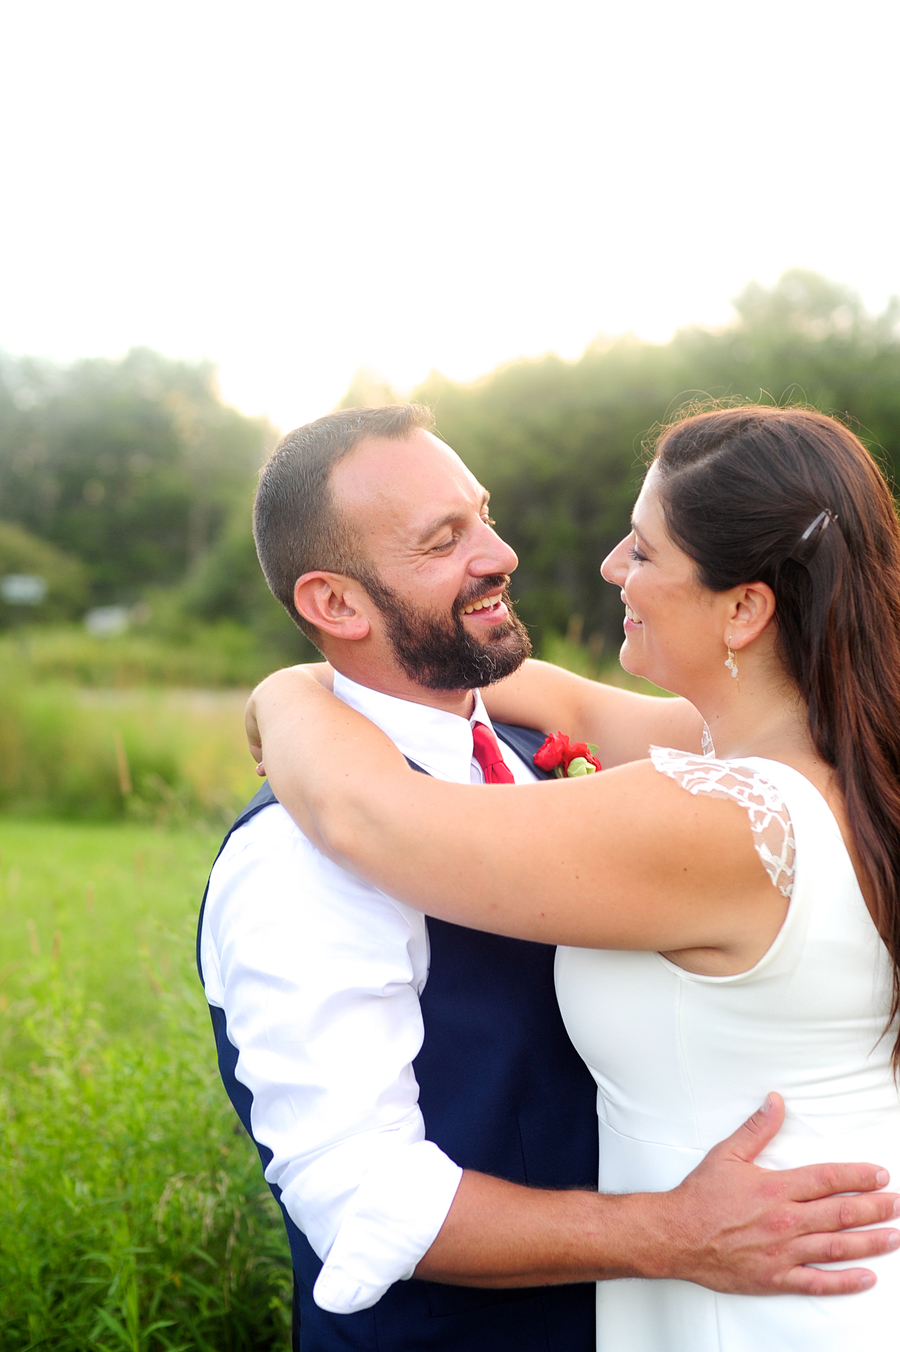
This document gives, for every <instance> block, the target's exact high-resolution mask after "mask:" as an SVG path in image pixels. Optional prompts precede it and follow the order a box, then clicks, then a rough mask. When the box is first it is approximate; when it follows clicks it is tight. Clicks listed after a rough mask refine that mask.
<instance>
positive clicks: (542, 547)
mask: <svg viewBox="0 0 900 1352" xmlns="http://www.w3.org/2000/svg"><path fill="white" fill-rule="evenodd" d="M735 307H736V310H737V319H736V321H735V323H734V324H732V325H731V326H729V327H728V328H726V329H724V330H721V331H717V332H711V331H709V330H705V329H700V328H690V329H684V330H682V331H681V332H679V333H678V334H676V335H675V337H674V338H673V339H672V340H671V342H669V343H667V344H665V345H654V344H650V343H644V342H640V341H638V340H637V339H635V338H633V337H624V338H618V339H616V340H614V341H598V342H597V343H595V344H592V345H591V346H590V347H589V348H588V349H587V351H586V352H585V353H584V355H583V356H582V358H581V359H580V360H579V361H577V362H573V363H567V362H563V361H561V360H560V359H559V358H558V357H554V356H549V357H545V358H543V359H541V360H539V361H520V362H515V363H513V364H512V365H510V366H507V367H504V368H501V369H500V370H498V371H495V372H494V373H493V374H492V375H490V376H488V377H486V378H485V379H483V380H480V381H478V382H476V383H475V384H473V385H468V386H463V385H455V384H453V383H452V382H450V381H447V380H445V379H444V378H443V377H441V376H438V375H432V376H430V377H429V379H428V380H427V381H425V383H424V384H423V385H422V386H420V387H419V389H417V390H416V391H415V395H414V397H415V398H417V399H420V400H421V401H422V402H425V403H429V404H431V405H432V407H433V408H434V409H435V412H436V415H437V422H438V427H439V429H440V433H441V435H442V436H443V437H445V438H446V440H447V441H448V442H449V443H450V444H451V445H452V446H454V447H455V449H457V450H458V451H459V452H460V454H461V455H462V457H463V459H464V460H465V461H466V463H467V464H468V465H469V466H470V467H471V469H472V470H473V471H474V473H475V474H476V475H478V477H479V478H480V479H481V481H482V482H483V483H484V484H485V485H486V486H487V487H488V488H489V489H490V490H491V493H492V503H491V510H492V513H493V515H494V517H495V518H496V520H497V523H498V529H499V531H500V533H501V534H502V535H503V536H504V538H506V539H507V540H508V541H509V543H510V544H511V545H512V546H513V547H514V548H515V550H516V552H517V553H518V555H519V560H520V564H519V569H518V571H517V573H516V575H515V578H514V582H513V594H514V595H515V596H516V597H517V598H518V610H519V613H520V614H521V616H522V618H523V620H524V621H525V622H526V624H528V626H529V628H530V629H531V631H532V635H533V637H534V638H535V639H536V641H537V643H538V645H540V644H542V643H543V642H544V641H545V639H546V638H547V636H548V635H551V634H557V635H558V634H563V633H565V632H566V630H567V628H568V625H569V621H570V619H571V617H572V616H573V615H578V616H580V617H581V618H582V621H583V626H584V634H585V637H586V640H587V645H588V647H589V648H591V649H592V650H594V651H595V652H596V651H598V650H599V647H600V646H601V645H602V644H603V643H604V642H605V643H606V644H607V647H608V648H609V647H610V646H611V645H613V644H615V645H616V646H617V645H618V642H619V639H620V636H621V630H620V624H621V607H620V605H619V601H618V593H617V592H616V590H615V589H614V588H612V587H608V586H606V585H605V584H604V583H602V582H601V581H600V579H599V576H598V570H599V566H600V564H601V562H602V560H603V559H604V557H605V556H606V554H607V553H608V552H609V550H610V549H612V547H613V546H614V545H615V544H616V542H617V541H618V540H619V539H621V537H622V536H623V535H624V534H625V533H626V532H627V530H628V517H629V512H630V508H631V503H632V501H633V497H634V494H635V490H636V488H637V485H638V482H639V479H640V477H641V475H642V473H643V444H644V442H645V440H646V439H647V434H648V431H649V430H650V429H652V428H653V427H654V426H655V425H657V424H659V423H663V422H666V421H667V420H669V419H670V418H671V417H672V416H673V415H674V414H675V413H676V411H677V410H678V409H679V408H680V407H682V406H683V405H684V404H686V403H688V402H690V401H691V400H692V399H697V398H701V399H703V398H744V399H749V400H756V401H759V400H762V401H763V402H772V401H775V402H795V403H796V402H800V403H810V404H813V405H814V406H815V407H817V408H820V409H822V410H823V411H824V412H827V413H835V414H837V415H838V416H842V417H846V418H849V419H850V420H851V422H854V423H855V424H856V425H857V426H856V430H857V431H859V433H860V435H861V436H862V438H863V440H864V441H865V442H866V444H867V445H869V446H870V447H871V448H872V449H873V450H874V451H875V453H876V454H877V456H878V458H879V460H880V461H881V463H882V464H883V466H884V467H885V468H886V470H887V471H888V473H889V475H890V476H891V477H892V478H893V479H894V480H896V479H897V477H898V470H900V338H898V331H897V320H898V307H897V305H896V304H892V305H891V306H889V307H888V309H887V310H886V311H885V313H884V314H883V315H880V316H876V317H873V316H869V315H867V314H866V313H865V311H864V309H863V307H862V304H861V302H860V301H859V299H858V298H857V297H856V296H854V294H853V293H852V292H850V291H848V290H847V289H846V288H844V287H840V286H837V285H835V284H834V283H832V282H829V281H827V280H826V279H824V278H822V277H819V276H817V275H816V274H815V273H810V272H806V271H803V270H801V269H794V270H792V271H790V272H788V273H786V274H785V275H784V276H783V277H782V278H781V280H780V281H779V282H778V283H777V285H776V286H775V287H773V288H772V289H771V290H768V291H767V290H765V289H764V288H762V287H760V286H758V285H756V284H753V285H751V286H749V287H747V288H746V290H745V291H744V292H743V294H742V295H741V296H740V297H738V299H737V301H736V302H735Z"/></svg>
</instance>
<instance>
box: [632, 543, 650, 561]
mask: <svg viewBox="0 0 900 1352" xmlns="http://www.w3.org/2000/svg"><path fill="white" fill-rule="evenodd" d="M628 553H629V554H630V555H631V557H632V558H633V559H634V560H635V562H636V563H646V562H647V555H646V554H642V553H641V551H640V550H639V549H638V547H637V545H629V546H628Z"/></svg>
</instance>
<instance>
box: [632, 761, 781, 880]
mask: <svg viewBox="0 0 900 1352" xmlns="http://www.w3.org/2000/svg"><path fill="white" fill-rule="evenodd" d="M650 759H651V761H652V762H653V764H654V766H655V767H656V769H657V770H659V772H660V774H664V775H668V776H669V778H670V779H674V780H675V781H676V783H678V784H680V785H681V787H682V788H683V789H686V790H687V791H688V793H693V794H698V793H705V794H709V795H710V796H711V797H713V798H730V799H731V801H732V802H734V803H738V804H739V805H740V806H741V807H742V808H743V809H744V811H745V812H746V813H747V816H748V817H749V818H750V829H751V831H752V832H753V844H754V847H755V849H756V853H757V854H758V855H759V857H760V859H761V860H762V864H763V867H764V868H765V870H766V873H768V875H769V877H770V878H771V880H772V882H773V883H774V885H775V886H776V887H777V888H778V890H779V892H781V893H782V894H783V895H784V896H786V897H790V895H791V889H792V887H793V885H794V828H793V826H792V825H791V818H790V814H789V813H788V810H787V807H786V805H785V802H784V799H783V798H782V796H781V794H780V793H779V791H778V789H777V788H776V787H775V785H774V784H772V783H770V781H769V780H767V779H764V778H763V776H762V775H761V774H760V773H759V771H758V770H756V769H754V767H753V766H752V765H741V764H740V763H739V762H737V761H735V762H731V761H725V760H719V759H718V758H717V757H715V756H692V755H689V754H688V753H687V752H685V751H675V750H673V749H672V748H671V747H665V746H651V748H650Z"/></svg>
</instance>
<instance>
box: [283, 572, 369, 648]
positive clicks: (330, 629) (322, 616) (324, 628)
mask: <svg viewBox="0 0 900 1352" xmlns="http://www.w3.org/2000/svg"><path fill="white" fill-rule="evenodd" d="M294 605H295V606H296V608H297V611H298V613H299V614H300V615H302V616H303V618H304V619H305V620H308V621H309V623H310V624H314V625H315V626H316V628H317V629H318V630H320V631H321V632H322V633H323V634H328V635H329V636H330V637H331V638H338V639H345V640H347V641H349V642H355V641H357V640H359V639H362V638H366V637H367V636H368V634H369V631H370V628H371V625H370V623H369V619H368V616H367V614H366V605H365V592H364V591H363V590H362V588H361V587H360V585H359V583H358V582H355V581H354V580H353V578H350V577H346V576H345V575H344V574H343V573H324V572H315V573H304V574H303V576H302V577H298V578H297V581H296V582H295V583H294Z"/></svg>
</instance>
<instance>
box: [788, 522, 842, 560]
mask: <svg viewBox="0 0 900 1352" xmlns="http://www.w3.org/2000/svg"><path fill="white" fill-rule="evenodd" d="M836 521H837V514H836V513H835V512H832V511H831V510H830V508H828V507H826V508H825V510H824V511H822V512H820V513H819V515H818V516H817V517H816V518H815V520H814V521H811V522H810V523H809V525H808V526H807V527H806V530H805V531H804V532H803V534H802V535H801V536H800V539H799V540H798V541H797V543H796V544H795V545H794V548H793V549H792V550H791V552H790V554H788V558H789V559H793V560H794V562H795V563H801V564H802V565H803V567H804V568H808V567H809V565H810V563H811V561H812V558H813V556H814V554H815V552H816V550H817V549H818V548H819V545H820V544H821V543H822V536H823V535H824V534H825V532H826V530H827V529H828V527H829V526H830V525H831V523H832V522H836Z"/></svg>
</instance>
